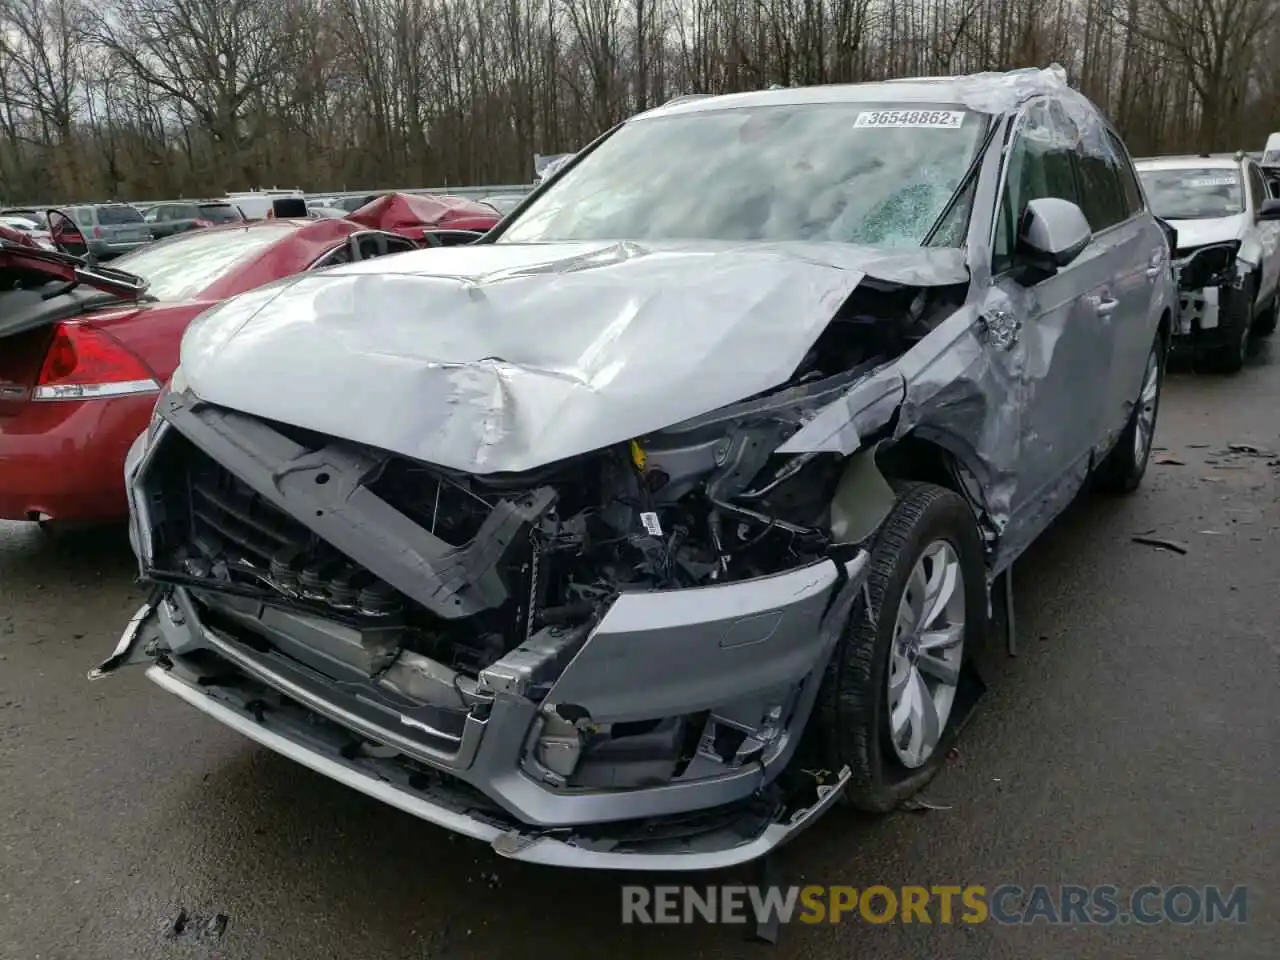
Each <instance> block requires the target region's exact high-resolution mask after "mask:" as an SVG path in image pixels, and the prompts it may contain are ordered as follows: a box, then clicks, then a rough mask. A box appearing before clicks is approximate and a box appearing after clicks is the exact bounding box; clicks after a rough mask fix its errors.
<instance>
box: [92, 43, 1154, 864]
mask: <svg viewBox="0 0 1280 960" xmlns="http://www.w3.org/2000/svg"><path fill="white" fill-rule="evenodd" d="M1081 183H1088V184H1091V185H1092V186H1093V187H1094V188H1096V189H1099V190H1102V189H1105V191H1106V192H1105V194H1100V195H1098V196H1088V195H1083V194H1082V192H1081V189H1080V184H1081ZM1174 306H1175V288H1174V280H1173V274H1172V269H1171V266H1170V259H1169V249H1168V244H1167V240H1166V234H1165V232H1164V231H1163V229H1162V228H1161V226H1160V225H1159V224H1158V223H1157V221H1156V219H1155V218H1154V217H1153V216H1152V214H1151V213H1150V211H1149V210H1148V209H1147V208H1146V206H1145V204H1144V201H1143V195H1142V191H1141V189H1140V188H1139V185H1138V181H1137V178H1136V176H1135V174H1134V171H1133V167H1132V165H1131V163H1130V161H1129V159H1128V157H1127V155H1126V153H1125V149H1124V147H1123V145H1122V144H1121V142H1120V140H1119V139H1118V138H1117V137H1116V135H1115V134H1114V133H1113V132H1112V130H1111V129H1110V127H1109V126H1108V124H1107V122H1106V120H1105V119H1104V118H1103V117H1102V116H1101V115H1100V114H1099V112H1098V111H1097V110H1096V109H1095V108H1094V107H1093V106H1092V105H1091V104H1090V103H1089V102H1088V101H1087V100H1085V99H1084V98H1083V97H1082V96H1080V95H1079V94H1077V93H1075V92H1073V91H1072V90H1071V89H1069V88H1068V87H1067V85H1066V83H1065V81H1064V79H1063V77H1062V74H1061V72H1060V70H1058V69H1056V68H1055V69H1050V70H1047V71H1037V70H1032V71H1018V72H1014V73H1011V74H990V75H980V76H974V77H965V78H954V79H941V80H938V79H931V80H915V81H899V82H892V83H879V84H866V85H857V86H825V87H814V88H807V89H784V90H770V91H763V92H758V93H747V94H739V95H732V96H723V97H711V98H700V99H694V100H682V101H681V102H678V103H674V104H670V105H667V106H665V107H662V108H658V109H655V110H652V111H650V112H648V113H645V114H643V115H640V116H638V117H635V118H633V119H631V120H630V121H628V122H626V123H624V124H622V125H621V126H620V127H618V128H616V129H615V130H613V131H611V132H610V133H609V134H607V135H606V136H604V137H602V138H601V139H600V140H598V141H596V142H595V143H594V144H592V145H591V146H589V147H588V148H587V149H586V150H585V151H584V152H583V153H582V154H580V155H579V157H578V159H577V161H576V162H575V164H574V165H573V166H572V167H571V168H569V169H567V170H566V171H564V172H563V174H562V175H561V176H559V177H557V178H556V180H555V181H554V182H552V183H551V184H549V185H548V186H547V187H546V189H545V192H543V193H542V194H541V195H540V196H538V197H537V198H535V199H534V200H532V201H531V203H530V205H529V206H528V207H527V208H526V209H524V210H523V212H521V213H519V214H517V216H515V217H514V218H513V219H511V220H510V221H508V222H505V223H504V224H502V225H500V226H499V227H497V228H496V229H495V230H494V231H493V232H491V233H490V234H488V235H486V237H485V238H484V239H483V240H482V241H481V242H479V243H476V244H473V245H470V246H462V247H452V248H444V249H437V250H431V251H420V252H416V253H407V254H404V255H402V256H398V257H393V258H387V259H385V260H379V261H374V262H371V263H359V264H352V265H349V266H339V267H336V268H334V269H331V270H327V271H323V272H322V273H315V274H310V275H303V276H299V277H296V278H291V279H289V280H287V281H284V282H282V283H277V284H273V285H271V286H269V287H265V288H263V289H261V290H258V291H255V292H253V293H249V294H246V295H244V296H241V297H239V298H237V299H235V300H232V301H229V302H228V303H226V304H225V305H221V306H218V307H215V308H214V309H213V310H211V311H210V312H208V313H207V314H205V315H204V316H203V317H202V318H201V319H199V320H197V321H196V323H195V325H194V326H193V327H192V328H191V329H190V331H189V332H188V334H187V336H186V339H185V342H184V344H183V349H182V363H181V367H180V369H179V372H178V374H176V375H175V377H174V379H173V382H172V383H171V385H170V387H169V389H168V391H167V393H166V394H165V395H164V396H163V397H162V398H161V399H160V401H159V403H158V405H157V408H156V414H155V418H154V420H153V422H152V424H151V427H150V429H148V431H147V432H146V434H145V435H144V436H142V437H140V438H139V440H138V442H137V444H136V445H135V446H134V448H133V449H132V451H131V453H130V456H129V458H128V462H127V466H126V473H127V482H128V488H129V490H130V499H131V509H132V523H131V537H132V541H133V544H134V549H135V550H136V552H137V554H138V558H139V563H140V565H141V571H142V576H143V578H144V580H145V581H146V582H148V583H150V584H151V585H152V588H153V593H152V595H151V597H150V600H149V601H148V603H147V604H146V606H144V607H143V608H142V609H141V610H140V611H139V612H138V614H137V615H136V617H135V618H134V619H133V621H132V622H131V623H130V624H129V627H128V629H127V630H126V631H125V634H124V635H123V637H122V638H121V641H120V644H119V645H118V646H117V648H116V650H115V652H114V654H113V655H112V657H111V658H110V659H109V660H108V661H106V662H105V663H104V664H103V665H102V666H101V667H99V668H98V670H97V671H96V672H95V674H94V675H95V676H98V675H102V674H106V673H110V672H111V671H112V670H114V669H116V668H118V667H119V666H121V665H122V664H124V663H128V662H148V663H150V664H151V665H150V666H149V668H148V670H147V675H148V676H149V677H150V678H151V679H152V680H153V681H155V682H156V683H157V684H159V685H160V686H161V687H162V688H164V689H165V690H167V691H169V692H171V693H173V694H175V695H177V696H178V697H181V698H182V699H184V700H186V701H187V702H188V703H190V704H192V705H193V706H195V707H197V708H198V709H200V710H203V711H204V712H206V713H207V714H209V715H210V716H212V717H213V718H215V719H216V720H218V721H219V722H221V723H224V724H226V725H228V726H230V727H232V728H234V729H236V730H239V731H241V732H242V733H244V734H245V735H246V736H248V737H251V738H253V739H254V740H256V741H258V742H259V743H262V744H265V745H266V746H268V747H270V748H271V749H273V750H277V751H279V752H280V753H282V754H284V755H286V756H288V757H291V758H293V759H295V760H297V761H298V762H299V763H301V764H304V765H306V766H308V767H310V768H311V769H313V770H315V771H318V772H320V773H321V774H323V775H325V776H328V777H332V778H334V779H335V780H338V781H341V782H342V783H345V784H348V785H350V786H352V787H354V788H356V789H358V790H361V791H364V792H365V793H367V794H369V795H371V796H373V797H377V798H379V799H381V800H383V801H385V802H387V803H389V804H392V805H393V806H396V807H399V808H400V809H402V810H406V811H409V812H410V813H413V814H415V815H417V816H419V817H421V818H423V819H425V820H428V821H430V822H432V823H435V824H439V825H441V826H444V827H446V828H448V829H450V830H454V831H457V832H460V833H463V834H466V835H468V836H471V837H475V838H479V839H481V840H484V841H486V842H488V843H490V844H491V845H492V846H493V848H494V849H496V850H497V851H498V852H499V853H501V854H502V855H504V856H507V857H512V858H515V859H519V860H526V861H534V862H539V863H545V864H559V865H574V866H584V867H605V868H661V869H668V868H675V869H697V868H708V867H717V866H723V865H726V864H732V863H738V862H743V861H747V860H751V859H752V858H755V857H758V856H760V855H762V854H764V853H766V852H767V851H769V850H770V849H772V848H773V847H776V846H777V845H779V844H781V843H783V842H784V841H785V840H787V839H788V838H789V837H791V836H792V835H794V834H795V833H796V831H798V830H800V829H801V828H803V827H804V826H806V825H807V824H809V823H811V822H812V821H813V820H814V819H815V817H817V815H818V814H820V813H821V812H823V811H825V810H827V809H828V808H830V807H832V806H833V805H835V804H837V803H841V802H844V803H849V804H852V805H854V806H856V807H859V808H862V809H866V810H873V811H885V810H889V809H891V808H893V807H894V806H895V805H897V804H898V803H899V802H900V801H902V800H903V799H905V798H907V797H909V796H910V795H912V794H914V793H915V792H917V791H918V790H919V789H920V788H921V787H922V786H923V785H924V784H926V783H927V782H928V781H929V779H930V778H931V777H932V776H933V775H934V774H935V773H936V772H937V770H938V769H939V766H940V764H941V763H942V762H943V759H944V757H945V755H946V752H947V749H948V747H949V745H950V743H951V741H952V739H953V738H954V737H955V736H956V732H957V728H958V726H959V723H960V718H961V715H962V713H963V712H964V709H965V708H964V707H963V706H962V702H961V701H962V699H963V692H962V691H963V687H964V686H965V684H964V678H965V677H966V676H967V675H968V671H969V670H970V667H969V660H968V658H967V657H966V654H968V653H970V652H971V651H972V650H973V649H974V647H975V645H977V644H979V643H980V642H981V641H982V639H983V637H984V634H985V633H986V632H987V629H988V591H989V585H990V584H992V583H993V582H994V581H995V580H996V578H997V577H999V576H1000V575H1001V574H1002V573H1004V572H1005V571H1007V570H1008V569H1009V567H1010V565H1011V564H1012V563H1013V562H1014V560H1015V559H1016V558H1017V557H1018V555H1019V554H1020V553H1021V552H1022V551H1023V550H1024V549H1026V547H1027V546H1028V544H1030V543H1031V541H1032V540H1034V539H1035V537H1036V536H1037V535H1038V534H1039V533H1040V532H1041V531H1042V530H1044V529H1045V527H1046V526H1048V524H1049V523H1050V521H1052V520H1053V518H1054V517H1055V516H1057V515H1058V514H1059V513H1060V512H1061V511H1062V509H1063V508H1064V507H1065V506H1066V505H1067V504H1068V503H1069V502H1070V501H1071V500H1072V498H1073V497H1075V496H1076V494H1077V492H1078V491H1080V490H1081V489H1082V488H1083V487H1084V486H1085V484H1086V482H1087V481H1089V480H1090V479H1094V480H1096V481H1097V482H1098V483H1099V484H1101V485H1103V486H1105V487H1107V488H1109V489H1111V490H1114V491H1118V492H1127V491H1131V490H1133V489H1135V488H1136V487H1137V486H1138V484H1139V482H1140V480H1141V478H1142V476H1143V472H1144V470H1145V468H1146V464H1147V459H1148V455H1149V452H1150V449H1151V439H1152V433H1153V430H1154V428H1155V423H1156V414H1157V411H1158V406H1159V398H1160V387H1161V382H1162V375H1163V369H1164V363H1163V361H1164V356H1165V350H1166V346H1167V342H1168V337H1169V331H1170V325H1171V313H1172V310H1173V309H1174ZM320 332H323V336H320V335H316V334H319V333H320ZM299 356H305V363H302V364H299V362H298V357H299ZM1088 722H1089V721H1088V719H1087V718H1086V719H1085V720H1082V723H1088Z"/></svg>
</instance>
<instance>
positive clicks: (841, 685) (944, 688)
mask: <svg viewBox="0 0 1280 960" xmlns="http://www.w3.org/2000/svg"><path fill="white" fill-rule="evenodd" d="M985 572H986V568H985V562H984V560H983V552H982V541H981V538H980V536H979V534H978V528H977V525H976V523H975V522H974V518H973V511H972V510H971V509H970V508H969V505H968V504H967V503H966V502H965V501H964V500H963V499H962V498H961V497H960V496H959V495H957V494H955V493H953V492H952V491H950V490H946V489H944V488H942V487H937V486H934V485H932V484H927V483H912V484H909V485H907V486H905V487H903V488H902V489H901V490H900V492H899V496H898V501H897V503H896V504H895V505H894V508H893V510H892V511H891V512H890V514H889V516H888V517H887V518H886V520H885V521H884V523H883V525H882V526H881V528H880V531H879V533H878V534H877V535H876V540H875V545H874V547H873V548H872V553H871V571H870V574H869V577H868V582H867V590H866V591H865V592H864V594H863V596H862V597H860V598H859V599H858V601H857V602H856V603H855V604H854V607H853V610H852V612H851V614H850V619H849V623H848V624H847V626H846V627H845V632H844V635H843V636H842V637H841V638H840V642H839V645H838V646H837V648H836V650H835V652H834V653H833V655H832V659H831V664H830V665H829V667H828V670H827V675H826V676H825V678H824V679H823V684H822V688H821V690H820V691H819V698H818V705H817V706H818V709H817V711H816V712H815V715H814V717H813V720H812V721H811V724H810V727H811V729H810V731H809V732H810V734H811V735H812V742H813V743H814V744H815V745H816V747H817V750H818V756H819V760H820V762H823V763H826V764H828V765H829V766H831V767H832V768H833V769H840V768H843V767H845V766H848V767H849V770H850V771H851V773H852V779H851V781H850V783H849V786H848V788H847V790H846V793H845V800H846V801H847V802H848V803H850V804H851V805H853V806H855V807H858V808H859V809H862V810H867V811H871V812H878V813H884V812H887V811H889V810H892V809H893V808H894V807H895V806H897V804H898V803H900V802H901V801H902V800H904V799H906V798H907V797H910V796H911V795H912V794H914V793H916V792H918V791H919V790H920V789H921V788H923V787H924V786H925V785H926V784H927V783H928V782H929V781H930V780H931V779H932V778H933V777H934V775H935V774H936V773H937V772H938V770H939V769H940V768H941V766H942V763H943V761H944V760H945V758H946V753H947V749H948V748H949V746H950V743H951V740H952V739H953V738H954V737H955V728H956V724H954V723H951V722H950V721H951V720H952V718H953V714H954V713H955V711H954V709H953V708H954V707H955V701H956V694H957V690H958V688H959V683H960V670H961V665H962V663H963V659H964V653H965V649H966V648H967V647H968V648H971V647H972V646H973V645H975V644H977V643H978V642H980V640H981V637H982V635H983V633H984V632H985V630H986V612H987V611H986V590H985V586H984V585H985Z"/></svg>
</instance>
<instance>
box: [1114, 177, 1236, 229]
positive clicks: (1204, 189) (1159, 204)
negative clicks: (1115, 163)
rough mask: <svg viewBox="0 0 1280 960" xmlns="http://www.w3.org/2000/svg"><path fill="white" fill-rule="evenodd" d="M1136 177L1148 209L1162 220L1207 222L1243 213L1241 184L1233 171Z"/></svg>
mask: <svg viewBox="0 0 1280 960" xmlns="http://www.w3.org/2000/svg"><path fill="white" fill-rule="evenodd" d="M1138 176H1140V177H1141V178H1142V186H1143V187H1144V188H1145V189H1146V191H1147V198H1148V199H1149V200H1150V201H1151V209H1152V210H1154V211H1155V214H1156V216H1158V217H1163V218H1164V219H1165V220H1209V219H1213V218H1215V217H1231V216H1234V215H1235V214H1237V213H1243V212H1244V183H1243V181H1242V179H1241V177H1240V171H1239V170H1237V169H1235V168H1227V167H1182V168H1179V169H1177V170H1141V171H1139V173H1138Z"/></svg>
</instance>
